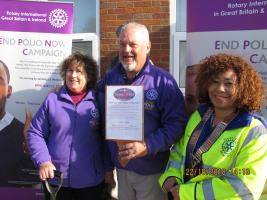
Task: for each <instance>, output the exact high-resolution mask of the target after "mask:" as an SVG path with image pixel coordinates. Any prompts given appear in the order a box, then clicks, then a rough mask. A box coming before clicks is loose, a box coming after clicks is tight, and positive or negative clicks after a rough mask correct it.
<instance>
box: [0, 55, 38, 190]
mask: <svg viewBox="0 0 267 200" xmlns="http://www.w3.org/2000/svg"><path fill="white" fill-rule="evenodd" d="M9 81H10V74H9V70H8V68H7V66H6V64H5V63H4V62H3V61H1V60H0V158H1V163H0V187H12V186H32V184H33V183H32V180H36V178H35V177H31V176H28V175H27V174H26V173H23V171H22V169H32V168H33V164H32V162H31V160H30V157H29V155H27V154H25V153H24V151H23V143H24V137H23V128H24V125H23V123H21V122H20V121H19V120H18V119H16V118H15V117H14V116H13V115H12V114H10V113H9V112H7V111H6V108H5V107H6V102H7V99H8V98H9V97H10V96H11V94H12V86H11V85H9ZM27 181H28V182H27Z"/></svg>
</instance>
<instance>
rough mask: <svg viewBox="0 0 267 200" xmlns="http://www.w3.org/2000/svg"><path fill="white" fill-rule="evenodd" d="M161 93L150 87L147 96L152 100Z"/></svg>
mask: <svg viewBox="0 0 267 200" xmlns="http://www.w3.org/2000/svg"><path fill="white" fill-rule="evenodd" d="M158 96H159V94H158V92H157V90H156V89H149V90H147V91H146V98H147V99H148V100H150V101H155V100H156V99H157V98H158Z"/></svg>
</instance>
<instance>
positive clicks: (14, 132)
mask: <svg viewBox="0 0 267 200" xmlns="http://www.w3.org/2000/svg"><path fill="white" fill-rule="evenodd" d="M0 16H1V17H0V76H1V80H0V86H1V87H0V95H1V99H0V106H1V120H0V132H1V134H0V148H1V150H0V156H1V164H0V198H1V199H10V200H16V199H21V200H37V199H38V200H41V199H43V196H44V195H43V192H42V190H40V180H39V176H38V172H37V175H36V176H31V175H30V174H29V173H28V174H27V172H31V170H35V168H34V166H33V163H32V161H31V159H30V155H29V154H28V153H27V145H26V143H25V140H24V135H23V132H24V131H23V129H24V122H25V114H26V111H30V112H31V113H32V115H34V114H35V113H36V111H37V110H38V109H39V106H40V105H41V103H42V102H43V101H44V98H45V97H46V96H47V94H48V93H49V92H50V91H51V90H52V89H53V88H54V87H55V86H57V85H62V81H61V76H60V74H59V69H58V66H59V64H60V63H61V62H62V61H63V59H65V58H66V57H67V56H69V55H70V54H71V49H72V39H71V34H72V27H73V3H56V2H39V1H6V0H2V1H1V6H0ZM5 111H6V112H5Z"/></svg>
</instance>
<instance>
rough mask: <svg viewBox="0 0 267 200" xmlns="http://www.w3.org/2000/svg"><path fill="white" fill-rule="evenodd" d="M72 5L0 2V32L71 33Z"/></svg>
mask: <svg viewBox="0 0 267 200" xmlns="http://www.w3.org/2000/svg"><path fill="white" fill-rule="evenodd" d="M72 28H73V3H56V2H33V1H5V0H4V1H3V0H2V1H1V6H0V31H18V32H39V33H66V34H67V33H72Z"/></svg>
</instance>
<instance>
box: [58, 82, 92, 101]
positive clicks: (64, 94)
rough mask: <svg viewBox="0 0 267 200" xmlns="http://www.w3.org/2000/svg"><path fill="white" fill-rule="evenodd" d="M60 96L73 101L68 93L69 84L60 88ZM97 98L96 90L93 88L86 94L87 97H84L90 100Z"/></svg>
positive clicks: (85, 99) (84, 99)
mask: <svg viewBox="0 0 267 200" xmlns="http://www.w3.org/2000/svg"><path fill="white" fill-rule="evenodd" d="M58 93H59V97H60V98H62V99H67V100H69V101H72V100H71V97H70V95H69V94H68V91H67V86H66V85H64V86H63V87H62V88H61V89H60V90H59V92H58ZM94 99H95V91H94V90H93V89H91V90H89V91H88V92H87V94H86V95H85V97H84V98H83V100H82V101H88V100H94Z"/></svg>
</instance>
